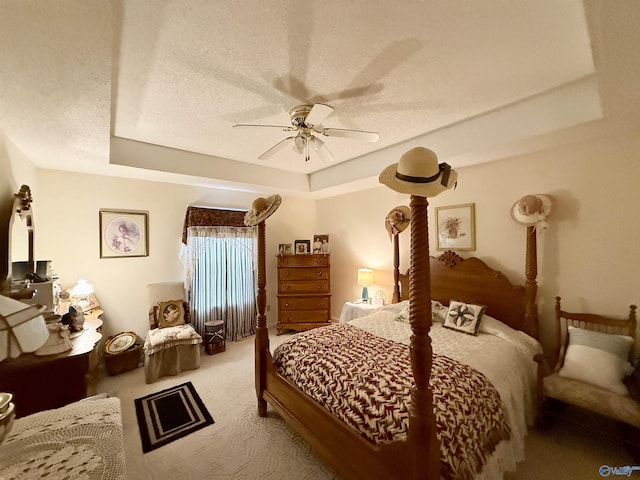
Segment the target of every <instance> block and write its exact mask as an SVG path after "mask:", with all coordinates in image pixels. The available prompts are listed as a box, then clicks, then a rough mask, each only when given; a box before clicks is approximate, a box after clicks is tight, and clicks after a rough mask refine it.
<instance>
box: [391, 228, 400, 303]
mask: <svg viewBox="0 0 640 480" xmlns="http://www.w3.org/2000/svg"><path fill="white" fill-rule="evenodd" d="M392 237H393V285H394V287H393V297H392V299H391V303H398V302H399V301H400V246H399V243H400V242H399V241H398V234H397V233H396V234H393V235H392Z"/></svg>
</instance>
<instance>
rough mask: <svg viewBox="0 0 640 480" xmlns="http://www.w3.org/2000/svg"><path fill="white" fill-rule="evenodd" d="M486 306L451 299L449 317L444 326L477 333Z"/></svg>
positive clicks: (473, 333) (463, 331)
mask: <svg viewBox="0 0 640 480" xmlns="http://www.w3.org/2000/svg"><path fill="white" fill-rule="evenodd" d="M486 308H487V307H486V306H485V305H474V304H472V303H463V302H458V301H456V300H451V301H450V302H449V309H448V310H447V317H446V318H445V320H444V324H443V325H442V326H443V327H445V328H450V329H451V330H457V331H458V332H462V333H467V334H469V335H476V334H477V333H478V329H479V328H480V320H482V315H483V314H484V311H485V309H486Z"/></svg>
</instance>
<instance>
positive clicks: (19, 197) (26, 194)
mask: <svg viewBox="0 0 640 480" xmlns="http://www.w3.org/2000/svg"><path fill="white" fill-rule="evenodd" d="M32 202H33V197H32V196H31V189H30V188H29V185H22V186H21V187H20V191H19V192H18V193H15V194H14V195H13V206H12V210H11V217H10V218H9V231H8V233H9V235H8V237H9V238H8V242H7V243H8V244H7V251H8V265H7V278H6V284H7V288H8V289H9V296H14V295H15V294H17V295H18V296H20V293H21V292H22V291H19V292H15V291H14V290H13V286H12V263H13V259H12V258H11V232H12V229H13V222H14V221H15V218H16V216H18V217H20V220H22V221H24V222H26V226H27V235H28V239H27V241H28V247H29V259H28V267H29V271H30V272H35V271H36V262H35V256H34V239H33V237H34V228H35V227H34V222H33V210H32V208H31V203H32ZM23 290H24V292H22V293H24V294H25V295H29V292H32V290H31V289H23ZM3 294H5V295H7V293H3Z"/></svg>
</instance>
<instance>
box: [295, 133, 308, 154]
mask: <svg viewBox="0 0 640 480" xmlns="http://www.w3.org/2000/svg"><path fill="white" fill-rule="evenodd" d="M306 145H307V137H305V136H304V135H303V134H302V133H299V134H298V135H296V137H295V138H294V139H293V151H294V152H296V153H304V151H305V147H306Z"/></svg>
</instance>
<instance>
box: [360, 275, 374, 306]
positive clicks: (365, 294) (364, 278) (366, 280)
mask: <svg viewBox="0 0 640 480" xmlns="http://www.w3.org/2000/svg"><path fill="white" fill-rule="evenodd" d="M358 285H360V286H361V287H362V301H363V302H364V303H368V302H369V291H368V290H367V287H368V286H369V285H373V270H371V269H370V268H359V269H358Z"/></svg>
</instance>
